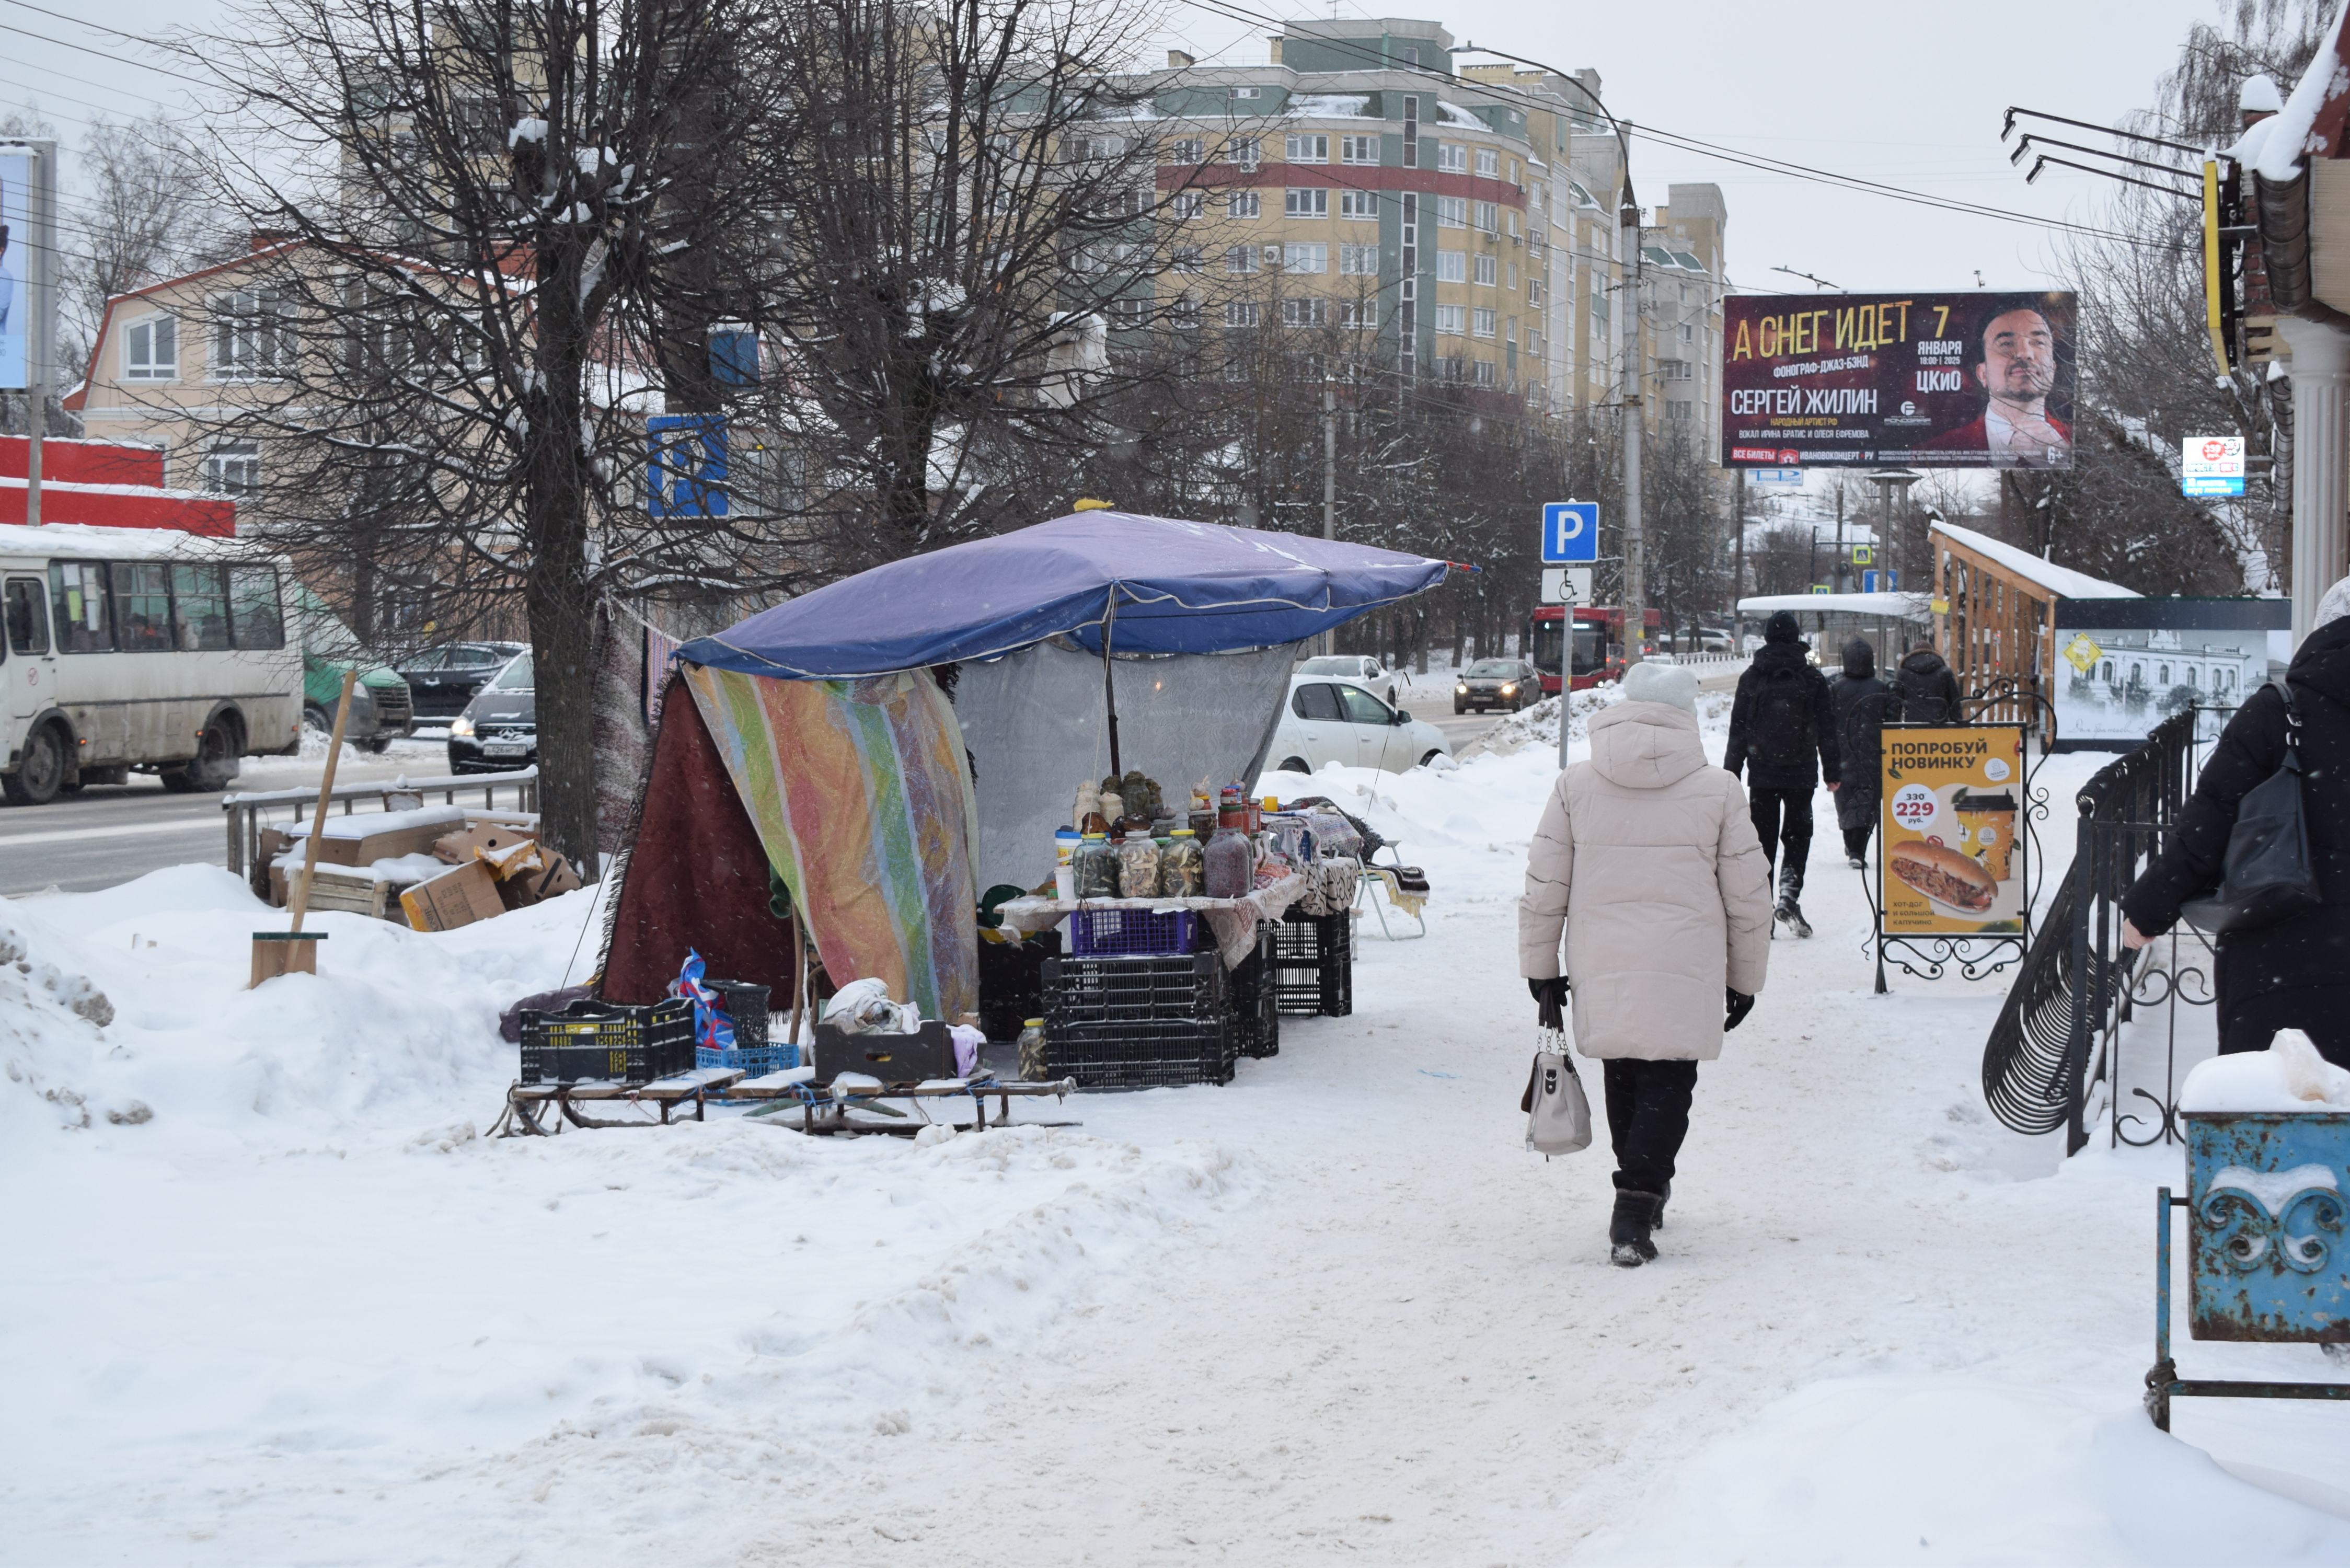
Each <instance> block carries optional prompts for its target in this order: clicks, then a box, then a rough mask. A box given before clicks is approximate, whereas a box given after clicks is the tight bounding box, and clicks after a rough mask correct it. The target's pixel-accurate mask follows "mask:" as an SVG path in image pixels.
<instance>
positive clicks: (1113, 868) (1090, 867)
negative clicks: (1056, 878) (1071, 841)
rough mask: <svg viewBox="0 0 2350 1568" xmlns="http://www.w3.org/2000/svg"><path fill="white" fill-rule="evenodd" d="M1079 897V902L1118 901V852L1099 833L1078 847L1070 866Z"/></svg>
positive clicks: (1078, 844) (1082, 841) (1088, 835)
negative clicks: (1099, 899) (1109, 899)
mask: <svg viewBox="0 0 2350 1568" xmlns="http://www.w3.org/2000/svg"><path fill="white" fill-rule="evenodd" d="M1070 869H1071V871H1072V872H1073V873H1074V876H1073V878H1072V879H1073V880H1074V881H1075V882H1076V895H1077V897H1078V898H1117V897H1118V851H1117V850H1115V849H1112V848H1111V847H1110V846H1109V840H1108V839H1107V838H1106V837H1104V836H1102V835H1100V834H1098V833H1088V834H1087V835H1086V836H1085V837H1084V838H1082V839H1080V840H1079V841H1078V843H1077V853H1076V858H1075V860H1074V861H1073V862H1072V863H1071V867H1070Z"/></svg>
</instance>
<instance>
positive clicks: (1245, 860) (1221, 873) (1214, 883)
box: [1200, 827, 1256, 898]
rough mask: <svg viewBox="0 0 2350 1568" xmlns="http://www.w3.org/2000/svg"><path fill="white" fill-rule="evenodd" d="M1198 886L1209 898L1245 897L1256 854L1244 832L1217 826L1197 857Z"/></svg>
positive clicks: (1251, 879) (1252, 878) (1254, 866)
mask: <svg viewBox="0 0 2350 1568" xmlns="http://www.w3.org/2000/svg"><path fill="white" fill-rule="evenodd" d="M1200 858H1201V863H1202V864H1201V887H1202V888H1204V889H1205V891H1206V893H1207V896H1208V897H1209V898H1247V897H1248V895H1249V892H1250V890H1251V888H1250V884H1251V883H1252V882H1253V880H1254V878H1255V875H1256V857H1255V855H1254V854H1253V852H1252V851H1251V850H1250V848H1249V841H1248V835H1246V834H1244V833H1243V832H1241V831H1240V830H1239V829H1238V828H1236V827H1219V828H1218V829H1216V836H1215V837H1213V838H1211V839H1210V840H1208V847H1207V848H1206V850H1204V851H1203V852H1202V853H1201V857H1200Z"/></svg>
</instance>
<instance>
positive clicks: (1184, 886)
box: [1159, 827, 1207, 898]
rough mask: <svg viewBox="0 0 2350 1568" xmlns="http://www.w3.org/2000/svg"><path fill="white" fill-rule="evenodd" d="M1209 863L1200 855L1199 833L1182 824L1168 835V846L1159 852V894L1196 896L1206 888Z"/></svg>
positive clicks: (1164, 896) (1185, 896)
mask: <svg viewBox="0 0 2350 1568" xmlns="http://www.w3.org/2000/svg"><path fill="white" fill-rule="evenodd" d="M1206 876H1207V864H1206V861H1205V860H1204V858H1203V857H1202V856H1201V845H1200V839H1199V836H1198V835H1197V834H1194V833H1193V832H1192V831H1191V829H1190V828H1188V827H1179V828H1177V829H1176V830H1175V831H1174V832H1173V833H1171V834H1170V835H1168V836H1167V847H1166V848H1165V849H1163V850H1161V851H1160V852H1159V897H1160V898H1199V897H1200V896H1201V888H1204V887H1205V886H1206V885H1207V883H1206Z"/></svg>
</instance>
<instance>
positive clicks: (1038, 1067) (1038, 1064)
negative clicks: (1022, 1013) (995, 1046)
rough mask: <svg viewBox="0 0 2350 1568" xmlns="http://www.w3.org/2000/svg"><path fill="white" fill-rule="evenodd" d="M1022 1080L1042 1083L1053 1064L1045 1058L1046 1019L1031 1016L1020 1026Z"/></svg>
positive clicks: (1026, 1082)
mask: <svg viewBox="0 0 2350 1568" xmlns="http://www.w3.org/2000/svg"><path fill="white" fill-rule="evenodd" d="M1019 1052H1020V1081H1021V1082H1022V1083H1024V1084H1041V1083H1043V1082H1044V1081H1045V1075H1046V1074H1048V1073H1050V1072H1051V1071H1052V1064H1050V1063H1049V1062H1047V1061H1046V1060H1045V1021H1044V1020H1043V1019H1041V1018H1031V1019H1029V1020H1028V1021H1027V1022H1026V1023H1023V1024H1021V1026H1020V1045H1019Z"/></svg>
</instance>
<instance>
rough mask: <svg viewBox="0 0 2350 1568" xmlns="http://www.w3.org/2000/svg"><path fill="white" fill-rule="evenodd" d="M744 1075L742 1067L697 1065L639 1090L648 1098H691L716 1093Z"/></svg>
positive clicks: (671, 1099) (639, 1093)
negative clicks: (688, 1070) (690, 1069)
mask: <svg viewBox="0 0 2350 1568" xmlns="http://www.w3.org/2000/svg"><path fill="white" fill-rule="evenodd" d="M743 1076H744V1074H743V1069H742V1068H740V1067H696V1068H694V1069H693V1070H692V1071H691V1072H687V1073H679V1074H677V1075H674V1076H671V1077H667V1078H659V1079H656V1080H654V1081H653V1082H652V1083H650V1084H647V1085H645V1086H644V1087H643V1088H641V1089H639V1090H638V1091H637V1093H638V1095H639V1096H640V1097H641V1098H644V1099H648V1100H668V1101H671V1102H675V1101H678V1100H690V1099H691V1098H692V1097H693V1096H695V1095H697V1094H712V1095H714V1094H716V1093H717V1092H718V1091H719V1090H721V1089H723V1088H725V1087H726V1086H727V1085H730V1084H733V1083H736V1082H738V1081H740V1080H741V1079H742V1078H743Z"/></svg>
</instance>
